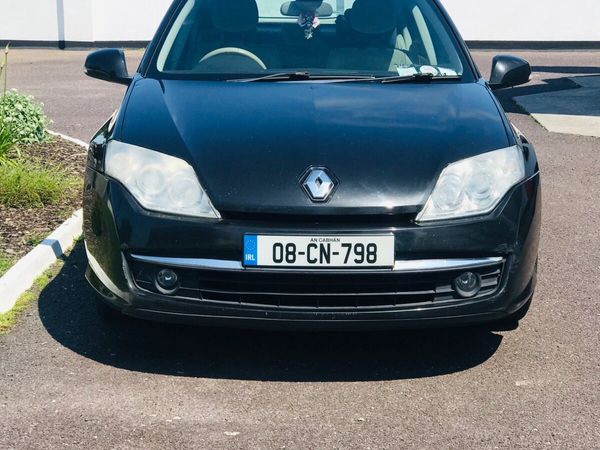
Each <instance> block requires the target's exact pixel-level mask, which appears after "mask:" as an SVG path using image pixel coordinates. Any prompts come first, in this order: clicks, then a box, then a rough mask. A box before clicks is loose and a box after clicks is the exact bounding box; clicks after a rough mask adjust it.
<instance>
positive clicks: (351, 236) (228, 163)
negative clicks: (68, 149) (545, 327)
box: [84, 0, 541, 329]
mask: <svg viewBox="0 0 600 450" xmlns="http://www.w3.org/2000/svg"><path fill="white" fill-rule="evenodd" d="M85 69H86V73H87V74H88V75H90V76H92V77H95V78H100V79H103V80H106V81H111V82H116V83H122V84H126V85H128V90H127V93H126V95H125V98H124V100H123V103H122V105H121V107H120V108H119V110H118V111H117V112H116V113H115V114H114V116H113V117H112V118H111V119H110V120H109V121H108V122H107V123H106V124H105V125H104V126H103V127H102V128H101V129H100V131H99V132H98V133H97V135H96V136H95V137H94V139H93V141H92V142H91V145H90V150H89V158H88V162H87V173H86V183H85V193H84V197H85V199H84V202H85V218H84V228H85V242H86V249H87V255H88V259H89V267H88V270H87V279H88V280H89V282H90V283H91V285H92V286H93V288H94V289H95V291H96V292H97V294H98V299H99V305H100V306H101V311H103V312H104V313H105V314H109V313H112V314H114V313H116V314H117V315H119V313H123V314H125V315H128V316H134V317H138V318H145V319H153V320H165V321H175V322H197V323H205V324H217V325H219V324H222V325H233V326H258V327H264V326H274V327H282V328H284V329H285V328H304V327H307V328H311V327H312V328H314V327H317V328H345V327H346V328H377V327H387V328H402V327H420V326H449V325H465V324H476V323H494V324H496V325H497V324H498V322H500V323H503V324H506V323H512V324H515V323H517V322H518V320H519V319H521V318H522V317H523V316H524V315H525V313H526V312H527V310H528V308H529V305H530V303H531V299H532V296H533V292H534V288H535V284H536V271H537V254H538V240H539V228H540V211H541V208H540V206H541V205H540V198H541V197H540V192H541V191H540V177H539V168H538V162H537V159H536V155H535V153H534V150H533V148H532V146H531V145H530V144H529V143H528V142H527V140H526V139H525V137H524V136H522V135H521V133H520V132H519V131H518V130H517V129H516V128H514V127H513V126H512V125H511V123H510V122H509V121H508V119H507V117H506V115H505V113H504V111H503V110H502V107H501V106H500V104H499V102H498V101H497V100H496V98H495V96H494V93H493V91H494V90H495V89H501V88H505V87H510V86H516V85H519V84H523V83H526V82H528V81H529V78H530V75H531V69H530V66H529V64H528V63H527V62H525V61H523V60H521V59H519V58H516V57H511V56H507V55H501V56H497V57H496V58H495V59H494V62H493V67H492V72H491V78H490V79H489V80H484V79H483V78H482V75H481V74H480V73H479V71H478V69H477V67H476V66H475V64H474V62H473V60H472V58H471V56H470V54H469V52H468V50H467V48H466V46H465V43H464V42H463V40H462V39H461V38H460V36H459V34H458V32H457V30H456V28H455V27H454V25H453V24H452V22H451V20H450V18H449V17H448V15H447V13H446V11H445V10H444V8H443V7H442V5H441V4H440V2H439V1H437V0H354V1H353V0H326V1H320V0H294V1H282V0H175V2H174V3H173V5H172V6H171V8H170V9H169V11H168V13H167V15H166V18H165V19H164V21H163V22H162V24H161V26H160V28H159V30H158V32H157V34H156V37H155V38H154V40H153V41H152V42H151V44H150V45H149V46H148V48H147V50H146V53H145V56H144V58H143V60H142V62H141V64H140V66H139V68H138V70H137V72H136V73H135V74H134V75H133V76H130V75H129V74H128V71H127V66H126V63H125V58H124V54H123V52H122V51H121V50H117V49H103V50H98V51H96V52H94V53H92V54H90V55H89V57H88V59H87V61H86V66H85Z"/></svg>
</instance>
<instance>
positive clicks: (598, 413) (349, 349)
mask: <svg viewBox="0 0 600 450" xmlns="http://www.w3.org/2000/svg"><path fill="white" fill-rule="evenodd" d="M15 53H16V55H15V58H14V59H16V60H17V61H20V63H18V64H17V67H16V68H14V70H13V73H15V72H16V73H17V74H20V75H15V78H16V80H15V78H13V80H14V82H15V83H17V84H19V86H20V87H22V88H23V89H26V90H28V91H30V92H32V91H37V92H39V93H40V95H41V96H43V97H44V98H45V100H46V102H47V104H48V108H49V111H50V114H51V116H52V117H53V118H54V120H55V121H56V124H55V128H57V129H58V130H59V131H63V132H68V133H71V134H73V135H75V136H78V137H81V138H86V137H87V136H89V134H90V133H91V131H90V130H93V129H94V128H96V127H97V125H98V124H99V123H100V121H101V120H102V119H103V118H104V117H105V115H107V114H108V113H109V112H110V110H111V109H112V108H114V107H115V105H116V103H117V102H118V96H119V95H121V94H120V93H121V92H122V91H121V90H120V88H119V87H117V86H111V85H108V84H102V83H100V82H96V81H92V80H86V79H84V78H83V77H82V76H81V75H73V73H72V71H73V70H76V71H77V74H80V68H79V62H81V61H82V60H83V54H81V53H64V54H53V55H46V54H45V53H44V52H35V51H27V52H24V53H21V52H20V51H19V52H15ZM597 55H598V54H597V53H594V54H585V53H573V54H567V53H556V54H554V53H532V54H531V55H529V56H530V57H531V60H532V61H533V63H534V65H535V66H536V67H537V72H536V78H535V82H534V83H533V85H532V86H527V87H523V88H516V89H513V90H511V91H510V92H505V93H503V94H502V100H503V102H504V105H505V108H507V110H508V111H510V112H511V113H510V116H511V119H512V120H513V121H514V123H515V124H516V125H517V126H518V127H519V128H520V129H521V130H522V131H523V132H524V133H525V134H526V135H527V136H528V138H529V139H530V140H531V141H532V142H533V143H534V144H535V145H536V148H537V150H538V154H539V157H540V162H541V165H542V171H543V175H544V180H543V185H544V220H543V238H542V248H541V254H540V277H539V285H538V290H537V294H536V298H535V302H534V305H533V307H532V310H531V313H530V315H529V316H528V317H527V318H526V320H524V321H523V323H522V325H521V327H520V328H519V329H518V330H516V331H513V332H506V333H488V332H481V331H479V332H478V331H465V330H462V331H456V330H454V331H424V332H419V333H350V334H323V333H317V334H299V333H288V334H285V333H283V334H274V333H260V332H239V331H227V330H209V329H194V328H185V327H174V326H167V325H156V324H152V323H144V322H130V323H122V324H115V325H113V326H107V325H105V324H103V323H102V322H101V321H100V320H99V319H98V318H97V316H96V314H95V311H94V307H93V304H92V299H91V291H90V289H89V288H88V287H87V285H86V283H85V281H84V279H83V272H84V268H85V255H84V252H83V249H82V248H81V246H79V247H77V248H76V250H75V251H74V253H73V254H72V256H71V257H70V258H69V259H68V260H67V262H66V264H65V267H64V269H63V270H62V272H61V274H60V275H59V276H58V278H56V280H55V281H53V282H52V283H51V285H50V286H48V288H47V289H45V290H44V292H43V293H42V295H41V297H40V300H39V303H38V305H37V307H35V308H32V310H31V311H30V313H29V314H28V315H27V316H26V317H24V319H23V321H22V323H21V324H20V325H19V326H18V327H17V328H16V329H15V330H13V331H12V332H11V333H10V334H8V335H6V336H4V337H1V338H0V448H36V449H37V448H58V447H66V446H71V447H77V448H80V447H85V448H129V447H137V448H144V449H149V448H157V449H158V448H161V449H162V448H298V449H306V448H315V449H316V448H343V449H346V448H367V447H370V448H389V449H396V448H518V447H527V448H581V449H590V448H598V442H600V428H599V427H598V424H599V423H600V370H599V369H600V366H599V359H600V350H599V348H600V335H599V331H598V330H599V329H600V302H599V299H600V285H599V283H598V280H599V273H600V236H599V233H598V230H599V229H600V209H599V208H598V198H600V177H599V176H598V175H599V174H598V168H599V167H600V152H599V151H598V148H600V147H599V146H600V140H599V139H596V138H592V137H580V136H571V135H565V134H554V133H549V132H547V131H546V130H545V129H544V128H542V127H541V126H539V124H537V123H536V122H535V121H534V120H532V119H531V117H529V116H528V115H526V114H525V113H524V112H523V110H522V109H521V108H520V107H518V106H517V105H515V104H514V102H512V101H511V99H510V95H523V94H531V93H536V92H540V91H543V90H544V89H549V87H550V88H552V89H556V88H557V87H559V86H557V85H556V84H552V83H550V84H549V83H545V82H543V81H542V80H545V79H548V78H553V77H554V78H560V77H562V76H564V75H565V74H570V75H574V74H585V73H582V72H585V71H590V70H595V69H594V68H593V67H588V66H589V65H590V61H592V60H594V58H597ZM491 56H492V53H485V52H483V53H482V52H479V53H477V54H476V57H477V59H478V61H479V62H480V63H481V65H482V67H489V64H490V62H491ZM525 56H527V55H525ZM27 61H31V63H28V62H27ZM27 67H35V68H36V71H37V72H39V74H37V75H32V74H27V73H26V72H27V70H26V68H27ZM29 70H31V69H29ZM559 72H560V73H559ZM43 73H46V74H52V75H51V76H49V77H50V78H51V83H50V84H51V86H54V87H55V88H56V92H55V91H53V90H50V91H41V89H40V86H41V85H42V83H43V79H42V78H43V77H42V76H41V74H43ZM59 80H69V82H68V83H61V82H60V81H59ZM88 89H89V91H88ZM89 98H92V101H91V102H90V101H89V100H88V99H89Z"/></svg>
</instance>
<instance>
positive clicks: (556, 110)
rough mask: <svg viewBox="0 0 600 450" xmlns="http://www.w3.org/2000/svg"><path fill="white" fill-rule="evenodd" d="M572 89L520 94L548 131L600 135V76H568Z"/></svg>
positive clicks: (529, 109)
mask: <svg viewBox="0 0 600 450" xmlns="http://www.w3.org/2000/svg"><path fill="white" fill-rule="evenodd" d="M569 81H571V82H572V83H573V87H572V89H566V90H559V91H556V92H545V93H541V94H534V95H527V96H524V97H517V98H516V99H515V100H516V102H517V104H519V105H520V106H522V107H523V108H524V109H525V110H526V111H528V112H529V113H530V114H531V115H532V116H533V118H534V119H535V120H537V121H538V122H539V123H540V124H541V125H542V126H543V127H544V128H546V129H547V130H548V131H552V132H555V133H568V134H578V135H581V136H595V137H600V76H585V77H583V76H582V77H574V78H569Z"/></svg>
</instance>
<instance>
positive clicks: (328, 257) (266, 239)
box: [243, 235, 395, 268]
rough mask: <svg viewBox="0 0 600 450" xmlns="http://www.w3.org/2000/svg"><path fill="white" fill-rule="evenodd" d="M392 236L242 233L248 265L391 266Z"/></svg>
mask: <svg viewBox="0 0 600 450" xmlns="http://www.w3.org/2000/svg"><path fill="white" fill-rule="evenodd" d="M394 259H395V258H394V236H393V235H378V236H344V235H314V236H264V235H245V236H244V255H243V264H244V266H248V267H304V268H343V267H348V268H392V267H393V266H394Z"/></svg>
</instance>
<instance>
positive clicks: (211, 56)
mask: <svg viewBox="0 0 600 450" xmlns="http://www.w3.org/2000/svg"><path fill="white" fill-rule="evenodd" d="M256 66H258V67H259V68H260V70H267V66H266V65H265V63H264V62H262V60H261V59H260V58H259V57H258V56H256V55H255V54H254V53H252V52H249V51H248V50H244V49H243V48H237V47H223V48H218V49H216V50H213V51H212V52H210V53H207V54H206V55H204V56H203V57H202V59H201V60H200V61H198V66H197V69H198V70H200V71H202V72H223V71H224V70H223V69H224V68H225V69H228V68H234V69H235V70H232V72H240V73H252V72H254V71H256Z"/></svg>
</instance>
